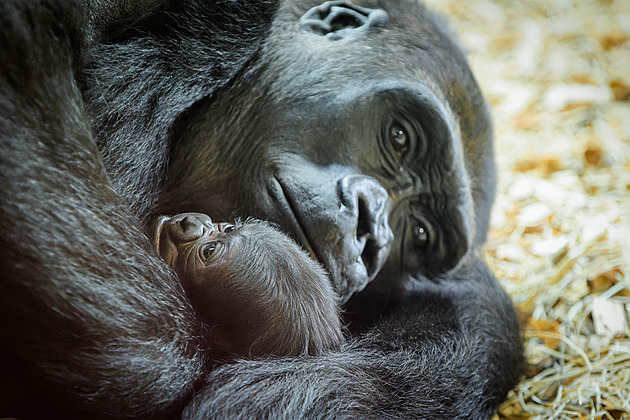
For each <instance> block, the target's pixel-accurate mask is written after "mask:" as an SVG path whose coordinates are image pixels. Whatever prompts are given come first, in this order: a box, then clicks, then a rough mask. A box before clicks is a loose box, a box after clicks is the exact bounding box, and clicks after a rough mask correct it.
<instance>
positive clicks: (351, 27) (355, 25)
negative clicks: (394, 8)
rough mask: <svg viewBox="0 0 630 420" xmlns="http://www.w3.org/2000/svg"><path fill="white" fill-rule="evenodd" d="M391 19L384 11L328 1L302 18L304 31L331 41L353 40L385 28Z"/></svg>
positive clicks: (343, 2) (301, 24)
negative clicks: (374, 30) (379, 28)
mask: <svg viewBox="0 0 630 420" xmlns="http://www.w3.org/2000/svg"><path fill="white" fill-rule="evenodd" d="M388 19H389V16H388V15H387V12H385V11H384V10H383V9H368V8H365V7H359V6H355V5H353V4H348V3H346V2H345V1H327V2H325V3H323V4H321V5H319V6H316V7H313V8H312V9H310V10H309V11H308V12H306V13H305V14H304V16H302V17H301V18H300V26H301V27H302V29H303V30H306V31H309V32H313V33H315V34H318V35H321V36H324V37H326V38H328V39H329V40H331V41H339V40H351V39H356V38H359V37H362V36H364V35H365V34H366V33H367V32H369V31H370V30H373V29H374V28H378V27H382V26H384V25H385V24H386V23H387V21H388Z"/></svg>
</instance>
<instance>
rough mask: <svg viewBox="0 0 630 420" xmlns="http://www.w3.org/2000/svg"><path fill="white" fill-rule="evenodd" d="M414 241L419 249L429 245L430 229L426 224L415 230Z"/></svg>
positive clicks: (417, 226) (421, 224)
mask: <svg viewBox="0 0 630 420" xmlns="http://www.w3.org/2000/svg"><path fill="white" fill-rule="evenodd" d="M413 241H414V243H415V245H416V246H417V247H419V248H423V247H425V246H427V244H428V243H429V229H428V228H427V227H426V225H424V223H418V225H416V226H415V227H414V228H413Z"/></svg>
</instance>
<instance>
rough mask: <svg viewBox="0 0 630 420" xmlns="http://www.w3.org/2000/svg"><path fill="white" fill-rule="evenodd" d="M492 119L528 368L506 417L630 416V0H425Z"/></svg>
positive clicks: (493, 256) (494, 233)
mask: <svg viewBox="0 0 630 420" xmlns="http://www.w3.org/2000/svg"><path fill="white" fill-rule="evenodd" d="M427 3H428V4H429V6H430V7H432V8H433V9H436V10H438V11H441V12H443V13H444V14H446V15H448V16H449V19H450V21H451V23H452V28H453V29H454V31H455V32H456V33H457V35H458V37H459V40H460V42H461V44H462V45H463V47H464V49H465V50H466V51H467V53H468V55H469V59H470V62H471V65H472V67H473V71H474V72H475V74H476V76H477V79H478V81H479V83H480V85H481V88H482V90H483V91H484V93H485V96H486V98H487V99H488V102H489V103H490V106H491V108H492V111H493V115H494V119H495V150H496V154H497V163H498V169H499V177H500V182H499V188H498V191H497V201H496V204H495V208H494V212H493V215H492V229H491V233H490V237H489V240H488V244H487V246H486V261H487V262H488V264H489V265H490V267H491V268H492V269H493V270H494V272H495V273H496V275H497V277H498V278H499V280H500V281H501V282H502V284H503V285H504V287H505V288H506V289H507V291H508V292H509V294H510V295H511V296H512V298H513V300H514V303H515V305H516V307H517V310H518V312H519V316H520V318H521V322H522V328H523V334H524V338H525V342H526V356H527V361H528V363H529V366H528V369H527V376H526V377H525V378H524V379H523V381H522V382H521V383H520V385H519V386H518V387H517V388H516V389H515V390H514V391H513V392H512V393H511V394H510V395H509V398H508V400H507V401H506V402H505V403H504V404H503V405H502V406H501V409H500V411H499V413H498V415H497V416H496V418H499V419H505V418H508V419H530V418H537V419H538V418H539V419H551V418H553V419H630V338H629V337H630V328H629V324H628V320H629V319H630V0H610V1H604V0H602V1H595V0H591V1H588V0H554V1H548V0H544V1H543V0H528V1H516V0H481V1H477V0H427Z"/></svg>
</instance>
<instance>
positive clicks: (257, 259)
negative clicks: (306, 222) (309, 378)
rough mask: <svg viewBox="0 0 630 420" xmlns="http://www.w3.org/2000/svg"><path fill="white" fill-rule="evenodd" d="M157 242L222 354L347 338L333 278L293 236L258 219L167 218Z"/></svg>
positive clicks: (297, 351)
mask: <svg viewBox="0 0 630 420" xmlns="http://www.w3.org/2000/svg"><path fill="white" fill-rule="evenodd" d="M155 238H156V239H155V246H156V248H157V250H158V252H159V253H160V255H161V256H162V258H164V260H165V261H166V263H167V264H168V265H169V266H171V267H172V268H173V270H175V272H176V273H177V274H178V276H179V279H180V281H181V283H182V286H183V287H184V290H185V291H186V294H187V295H188V297H189V299H190V301H191V303H192V305H193V308H194V309H195V311H196V312H197V314H198V316H199V318H200V319H201V320H202V321H203V322H204V323H206V324H208V326H209V327H210V333H209V339H210V343H211V345H212V346H213V349H212V350H213V351H214V352H215V353H216V352H217V351H218V352H223V353H225V355H228V356H229V355H231V356H234V355H236V356H247V357H256V356H263V355H277V356H291V355H301V354H311V355H316V354H320V353H322V352H323V351H325V350H327V349H331V348H334V347H336V346H338V345H339V344H340V343H341V341H342V333H341V323H340V320H339V312H338V307H337V302H336V296H335V293H334V292H333V290H332V288H331V286H330V282H329V280H328V277H327V276H326V274H325V272H324V271H323V269H322V268H321V267H320V266H319V265H318V264H317V263H316V262H315V261H313V260H312V259H311V258H310V257H309V256H308V255H307V254H306V253H305V252H304V251H303V250H302V249H300V248H299V247H298V245H297V244H296V243H295V242H293V241H292V240H291V239H290V238H289V237H287V236H286V235H285V234H283V233H282V232H280V231H279V230H278V229H276V228H274V227H272V226H271V225H269V224H268V223H265V222H262V221H259V220H247V221H245V222H242V223H240V222H239V223H236V224H234V225H232V224H228V223H217V224H215V223H213V222H212V219H210V217H208V216H207V215H205V214H201V213H182V214H178V215H176V216H173V217H163V218H162V219H161V220H160V221H159V222H158V226H157V228H156V233H155Z"/></svg>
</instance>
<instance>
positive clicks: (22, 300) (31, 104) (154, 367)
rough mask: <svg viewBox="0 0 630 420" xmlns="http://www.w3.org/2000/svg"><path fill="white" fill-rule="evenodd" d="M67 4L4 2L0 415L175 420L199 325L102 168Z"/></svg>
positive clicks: (198, 366)
mask: <svg viewBox="0 0 630 420" xmlns="http://www.w3.org/2000/svg"><path fill="white" fill-rule="evenodd" d="M65 6H66V5H65V4H64V5H59V4H57V5H51V4H50V3H45V2H36V1H29V2H23V1H21V0H16V1H3V2H2V3H1V4H0V194H1V197H0V250H1V251H2V252H1V254H0V328H1V329H2V332H3V343H4V344H3V345H2V346H0V347H2V348H1V349H0V377H2V386H1V387H0V417H4V416H15V415H17V416H22V415H28V413H26V414H25V412H24V410H25V409H28V410H42V411H41V412H38V413H36V414H35V415H36V416H44V414H43V413H47V414H45V416H50V415H51V413H53V417H56V416H58V415H62V414H63V416H64V417H66V416H67V417H72V413H76V412H79V413H80V412H84V413H88V412H89V413H92V415H98V416H103V417H106V416H108V415H113V416H121V415H126V416H139V415H140V416H147V415H148V414H149V413H156V414H157V413H161V414H164V413H167V412H169V411H171V410H178V409H181V407H179V406H180V405H181V404H183V403H184V401H185V399H186V395H190V394H191V392H192V384H193V382H194V381H195V379H196V378H198V377H199V376H200V374H201V370H202V366H203V360H202V355H201V353H200V352H198V351H197V349H195V348H194V347H195V345H196V340H195V336H196V331H198V329H197V327H198V325H197V321H196V320H195V317H194V315H193V313H192V310H191V309H190V307H189V305H188V304H187V303H186V301H185V299H184V298H183V297H182V293H181V292H180V289H179V286H178V282H177V280H176V278H175V277H174V275H173V274H172V273H171V272H170V271H169V270H168V269H167V268H166V267H165V266H164V264H163V263H162V262H161V261H160V260H159V258H158V257H157V256H155V255H153V253H152V252H150V251H151V247H150V244H149V242H148V240H147V239H146V235H145V234H144V233H143V232H142V231H141V230H140V229H139V227H138V226H139V224H138V222H137V221H136V220H135V219H134V218H133V217H131V216H130V213H129V211H128V208H127V207H126V206H125V205H123V204H122V200H120V199H119V197H118V195H117V194H116V193H115V191H114V189H113V188H112V187H111V184H110V181H109V178H108V176H107V174H106V173H105V170H104V168H103V165H102V163H101V161H100V157H99V152H98V149H97V147H96V144H95V143H94V141H93V139H92V136H91V133H90V127H89V123H88V118H87V116H86V114H85V110H84V107H83V101H82V97H81V94H80V92H79V90H78V89H77V86H76V83H75V80H74V77H73V65H74V60H75V59H76V57H75V56H74V55H73V54H72V53H71V52H72V51H78V49H79V47H78V45H77V43H76V41H77V39H78V37H76V33H73V31H72V28H73V27H74V25H75V24H76V23H79V24H80V22H81V16H80V15H79V14H77V13H76V10H75V9H73V8H72V7H65ZM29 407H30V408H29ZM47 410H52V411H47ZM92 415H90V416H86V417H92Z"/></svg>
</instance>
